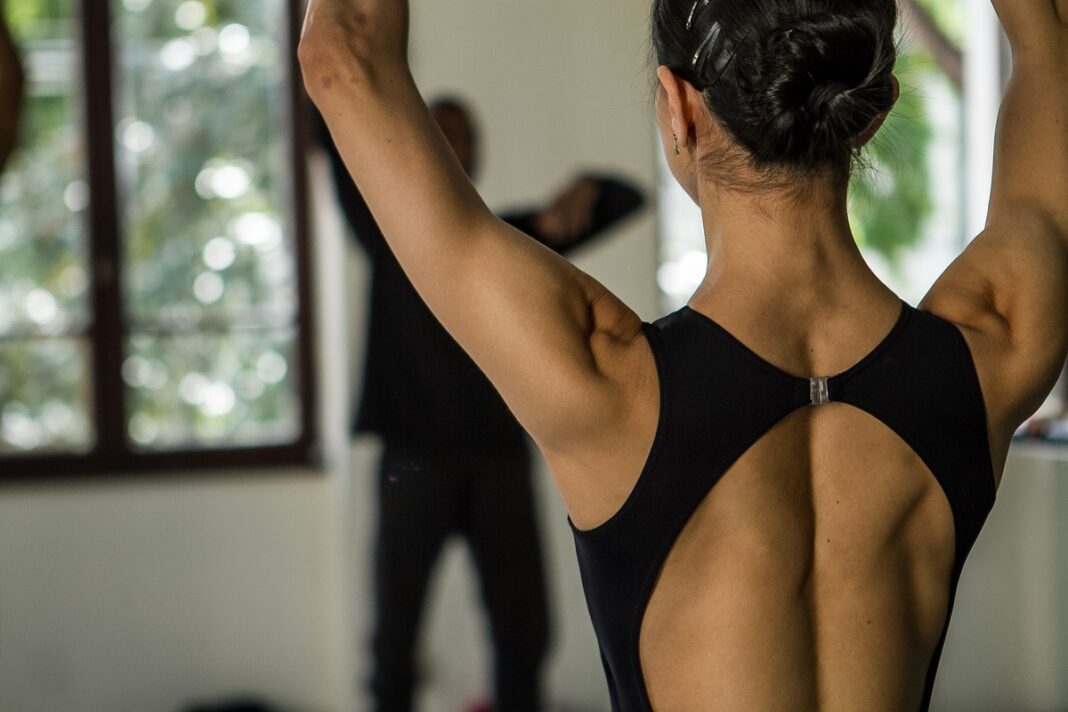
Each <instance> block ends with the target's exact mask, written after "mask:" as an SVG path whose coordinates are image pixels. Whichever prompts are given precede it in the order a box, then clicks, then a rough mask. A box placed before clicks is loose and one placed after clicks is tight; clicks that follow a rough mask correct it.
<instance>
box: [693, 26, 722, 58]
mask: <svg viewBox="0 0 1068 712" xmlns="http://www.w3.org/2000/svg"><path fill="white" fill-rule="evenodd" d="M720 31H721V28H720V26H719V23H718V22H713V23H712V29H710V30H709V31H708V34H707V35H705V40H704V42H702V43H701V44H700V45H699V46H698V47H697V51H696V52H694V53H693V61H691V62H690V67H691V68H693V69H697V62H698V61H699V60H700V59H701V53H702V52H704V51H705V50H706V49H708V48H709V47H710V46H711V45H714V44H715V43H716V40H717V39H719V35H720Z"/></svg>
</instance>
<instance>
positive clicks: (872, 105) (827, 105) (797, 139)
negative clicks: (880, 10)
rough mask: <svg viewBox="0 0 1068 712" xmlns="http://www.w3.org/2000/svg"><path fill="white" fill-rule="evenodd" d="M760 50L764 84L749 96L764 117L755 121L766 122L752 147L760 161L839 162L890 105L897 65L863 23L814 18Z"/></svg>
mask: <svg viewBox="0 0 1068 712" xmlns="http://www.w3.org/2000/svg"><path fill="white" fill-rule="evenodd" d="M760 45H762V46H758V47H757V48H756V50H755V51H756V53H757V57H754V58H753V59H754V60H756V62H755V63H756V64H757V65H758V66H757V69H758V71H757V72H756V76H757V77H762V78H763V80H762V81H761V80H760V79H758V80H757V82H755V83H756V84H757V86H754V87H752V89H753V91H752V93H750V94H749V96H750V97H751V104H752V107H751V110H752V112H753V117H754V118H757V117H762V118H763V119H764V120H763V121H759V120H758V121H756V122H755V123H756V124H757V125H759V124H761V123H763V124H764V125H763V126H761V127H760V129H761V130H759V131H758V132H756V133H754V134H752V138H753V139H754V140H753V145H752V146H751V149H753V152H754V153H755V154H756V155H757V156H758V157H760V158H763V159H766V160H771V161H786V162H801V163H825V162H828V161H833V160H835V159H836V158H841V157H842V156H843V154H845V155H848V154H849V153H850V152H851V150H852V147H853V143H854V141H855V139H856V138H857V137H858V136H859V135H860V134H861V133H862V132H863V131H864V129H866V128H867V127H868V126H869V125H870V124H871V122H872V121H873V120H874V119H875V118H876V116H878V114H879V113H880V112H882V111H885V110H886V109H888V108H889V105H890V102H891V98H892V89H891V85H890V69H891V67H887V66H886V61H885V59H886V56H887V55H886V54H885V51H881V50H883V48H881V47H880V41H879V37H878V36H877V35H876V33H875V31H874V30H873V28H871V27H870V26H869V25H868V24H866V23H864V22H863V21H862V20H861V19H858V18H855V17H851V16H848V15H842V14H831V13H822V14H818V15H809V16H807V17H803V18H801V19H799V20H798V21H797V22H796V23H794V24H792V25H791V26H790V27H783V28H778V29H776V30H775V31H773V32H771V33H770V34H768V35H767V36H766V38H765V39H764V41H763V43H760ZM880 54H883V55H884V57H883V60H884V61H880ZM889 57H891V58H892V52H891V53H890V54H889ZM891 63H892V59H891Z"/></svg>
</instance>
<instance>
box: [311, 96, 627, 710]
mask: <svg viewBox="0 0 1068 712" xmlns="http://www.w3.org/2000/svg"><path fill="white" fill-rule="evenodd" d="M430 110H431V113H432V115H433V118H434V120H435V122H436V123H437V125H438V127H439V128H440V130H441V131H442V133H443V134H444V136H445V138H446V140H447V142H448V145H449V146H450V147H451V149H452V151H453V153H454V154H455V156H456V158H457V159H458V161H459V162H460V165H462V166H463V169H464V171H465V172H466V173H467V175H468V176H469V177H470V178H471V179H472V180H474V179H475V177H476V175H477V171H478V165H479V154H480V151H479V149H480V141H479V133H478V129H477V124H476V121H475V119H474V116H473V113H472V111H471V110H470V109H469V108H468V106H467V105H466V103H465V102H463V101H462V100H460V99H458V98H455V97H443V98H440V99H438V100H437V101H435V102H433V103H432V104H431V107H430ZM319 126H320V138H321V140H322V141H321V142H322V144H323V146H324V148H325V149H326V150H327V152H328V154H329V156H330V160H331V166H332V172H333V177H334V180H335V184H336V191H337V197H338V200H339V203H340V206H341V208H342V210H343V212H344V215H345V217H346V220H347V222H348V224H349V226H350V227H351V228H352V232H353V234H354V235H355V238H356V240H357V242H358V243H359V245H360V247H361V248H362V249H363V251H364V252H365V254H366V255H367V257H368V258H369V260H370V263H371V280H372V285H371V295H370V321H369V328H368V335H367V352H366V353H367V355H366V362H365V364H366V365H365V369H364V376H363V387H362V397H361V403H360V406H359V409H358V412H357V415H356V418H355V421H354V423H353V431H354V432H355V433H375V434H377V435H378V436H380V437H381V439H382V441H383V444H384V450H383V453H382V456H381V459H380V463H379V467H378V473H377V487H378V515H379V516H378V524H377V533H376V541H375V554H374V581H375V584H374V585H375V592H374V610H373V620H374V631H373V633H372V640H371V648H372V652H373V658H374V663H373V671H372V673H371V677H370V680H369V687H370V690H371V693H372V696H373V698H374V700H375V709H376V710H377V712H408V711H409V710H411V709H412V700H413V694H414V690H415V689H416V686H417V680H416V676H415V669H414V657H415V651H416V649H417V640H418V631H419V627H420V622H421V620H422V614H423V611H424V609H425V607H426V592H427V589H428V584H429V581H430V577H431V573H432V570H433V567H434V564H435V562H436V560H437V558H438V555H439V553H440V551H441V548H442V544H443V543H444V542H445V541H446V539H447V538H448V537H449V536H450V535H452V534H453V533H456V534H460V535H462V536H464V537H465V538H466V540H467V542H468V544H469V546H470V550H471V553H472V556H473V561H474V564H475V567H476V569H477V570H478V573H479V577H480V584H481V593H482V601H483V603H484V605H485V608H486V611H487V613H488V616H489V623H490V630H491V636H492V643H493V652H494V689H495V702H496V707H495V709H496V711H497V712H535V711H536V710H542V709H544V708H543V707H542V704H543V691H542V689H541V681H540V678H541V668H542V665H543V662H544V660H545V657H546V654H547V652H548V648H549V644H550V638H551V634H550V621H549V610H548V596H547V590H546V581H545V567H544V562H543V556H542V546H541V535H540V533H539V527H538V523H537V514H536V506H535V499H534V494H533V489H532V482H531V473H532V453H531V451H530V448H529V446H528V440H527V437H526V434H525V433H524V431H523V428H522V426H521V425H520V424H519V422H518V421H517V420H516V419H515V416H513V415H512V413H511V411H510V410H509V409H508V407H507V405H505V403H504V401H503V400H502V399H501V396H500V394H499V393H498V392H497V390H496V389H495V388H494V387H493V385H492V384H491V383H490V382H489V380H488V379H487V378H486V376H485V375H484V374H483V373H482V371H481V370H480V369H479V368H478V366H477V365H476V364H475V363H474V361H472V360H471V358H470V357H469V356H468V355H467V354H466V353H465V352H464V350H463V349H462V348H461V347H460V346H459V344H457V343H456V341H455V340H454V339H453V338H452V337H451V336H450V335H449V334H448V332H447V331H446V330H445V329H444V327H442V326H441V324H440V323H439V322H438V320H437V319H436V318H435V317H434V315H433V314H432V313H431V311H430V309H429V308H428V307H427V306H426V304H425V303H424V302H423V300H422V299H421V298H420V296H419V294H418V293H417V292H416V290H415V288H414V287H413V286H412V283H411V281H410V280H409V279H408V277H407V276H406V275H405V273H404V271H403V270H402V268H401V266H400V264H399V263H398V261H397V259H396V257H395V256H394V255H393V252H392V251H391V250H390V249H389V246H388V245H387V244H386V241H385V239H384V238H383V236H382V233H381V231H380V230H379V228H378V225H377V223H376V222H375V218H374V216H373V215H372V214H371V212H370V210H369V209H368V207H367V205H366V203H364V201H363V198H362V196H361V194H360V192H359V190H358V188H357V186H356V185H355V184H354V183H353V181H352V178H351V177H350V175H349V172H348V170H346V168H345V165H344V163H343V162H342V159H341V156H340V155H339V153H338V151H337V149H336V147H335V146H334V144H333V142H332V141H331V139H330V136H329V133H328V132H327V131H326V127H325V124H322V123H321V122H320V123H319ZM643 202H644V198H643V195H642V193H641V191H640V190H639V189H638V188H637V187H636V186H635V185H633V184H632V183H630V182H628V181H626V180H623V179H621V178H618V177H615V176H611V175H604V174H598V173H593V172H583V173H582V174H580V175H579V176H578V177H577V178H575V179H574V180H573V181H572V182H571V184H570V185H568V186H567V187H566V188H565V189H564V190H563V191H561V192H560V193H559V194H558V195H557V196H556V197H555V198H554V199H553V200H551V201H550V202H549V203H548V205H545V206H540V207H535V208H531V209H524V210H517V211H511V212H507V213H504V214H502V215H501V218H502V219H503V220H504V221H505V222H507V223H509V224H511V225H513V226H514V227H516V228H518V229H520V230H522V231H523V232H525V233H527V234H528V235H530V236H531V237H533V238H534V239H536V240H537V241H538V242H540V243H541V244H543V245H545V246H547V247H549V248H550V249H552V250H553V251H555V252H556V253H558V254H561V255H568V254H570V253H571V252H573V251H575V250H576V249H578V248H580V247H583V246H586V245H589V244H590V242H591V241H593V239H594V238H596V237H598V236H600V235H603V234H605V233H606V232H607V231H608V230H609V229H610V228H612V227H614V226H615V225H617V224H618V223H619V222H620V221H621V220H623V219H624V218H626V217H628V216H629V215H631V214H633V213H635V212H636V211H637V210H638V209H639V208H640V207H641V206H642V204H643ZM456 278H461V277H459V276H458V275H457V276H456ZM516 278H517V279H518V278H520V275H519V274H518V273H517V274H516Z"/></svg>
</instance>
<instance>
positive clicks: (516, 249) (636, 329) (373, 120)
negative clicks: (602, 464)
mask: <svg viewBox="0 0 1068 712" xmlns="http://www.w3.org/2000/svg"><path fill="white" fill-rule="evenodd" d="M407 37H408V3H407V2H405V1H404V0H311V2H310V3H309V6H308V14H307V17H306V18H305V24H304V32H303V36H302V39H301V44H300V50H299V52H300V62H301V67H302V70H303V73H304V82H305V86H306V88H307V90H308V93H309V94H310V96H311V97H312V100H313V101H314V102H315V103H316V105H317V106H318V108H319V110H320V112H321V113H322V115H323V118H324V119H325V120H326V123H327V125H328V127H329V129H330V132H331V134H332V136H333V138H334V142H335V143H336V145H337V146H338V149H339V151H340V153H341V156H342V158H343V159H344V162H345V164H346V166H347V167H348V170H349V173H350V174H351V175H352V176H353V177H354V178H355V180H356V181H357V183H358V184H359V187H360V191H361V192H362V194H363V197H364V199H365V200H366V202H367V205H368V206H369V207H370V209H371V212H372V213H373V215H374V217H375V220H376V222H377V223H378V225H379V227H380V228H381V230H382V234H383V235H384V236H385V238H386V241H387V243H388V244H389V246H390V248H391V249H392V251H393V253H394V254H395V255H396V257H397V260H398V261H399V262H400V264H401V266H402V267H403V268H404V271H405V273H406V274H407V276H408V278H409V279H410V280H411V281H412V283H413V285H414V286H415V288H416V290H417V291H418V292H419V294H420V296H421V297H422V298H423V300H424V301H425V302H426V304H427V305H428V306H429V307H430V309H431V311H432V312H433V313H434V315H435V316H436V317H437V318H438V320H439V321H440V322H441V323H442V325H443V326H444V327H445V328H446V329H447V330H448V331H449V332H450V333H451V334H452V335H453V337H454V338H455V339H456V340H457V341H458V342H459V343H460V345H461V346H462V347H463V348H464V349H465V350H466V351H467V352H468V354H470V356H471V357H472V358H473V359H474V360H475V362H476V363H478V365H479V367H480V368H481V369H482V370H483V371H484V372H485V373H486V375H487V376H488V377H489V379H490V380H491V381H492V382H493V384H494V386H496V388H497V389H498V390H499V391H500V393H501V395H502V397H503V398H504V399H505V401H506V402H507V403H508V405H509V407H510V408H511V409H512V411H513V412H514V413H515V415H516V417H517V418H518V419H519V420H520V422H521V423H522V424H523V425H524V426H525V427H526V429H527V431H528V432H530V434H531V435H532V436H533V437H534V438H535V440H537V441H538V443H539V444H540V445H542V446H548V447H551V448H554V449H562V448H565V447H566V443H567V442H569V441H573V440H581V439H583V438H588V437H591V435H590V434H591V433H594V432H597V431H600V430H603V429H604V426H605V423H604V422H598V420H599V419H600V420H603V419H604V418H605V417H606V416H605V415H604V414H610V413H620V412H621V411H623V410H624V409H625V407H626V405H627V404H624V403H621V402H619V399H620V398H622V397H623V394H624V393H625V392H626V389H621V388H619V387H617V386H618V383H620V382H621V381H622V380H623V377H622V376H620V375H618V374H613V373H610V371H611V368H612V366H611V365H612V364H614V363H616V362H617V361H618V360H617V359H613V358H612V356H613V353H614V352H615V351H617V350H619V349H622V348H625V347H626V346H628V345H629V344H630V342H632V341H634V340H636V339H637V338H638V336H639V335H640V333H641V321H640V319H639V318H638V317H637V315H635V314H634V313H633V312H632V311H631V310H629V309H627V308H626V307H625V306H624V305H623V304H622V303H621V302H620V301H619V300H618V299H616V298H615V297H614V296H613V295H612V294H611V293H609V292H608V291H607V290H606V289H605V288H604V287H603V286H602V285H600V284H598V283H597V282H596V281H595V280H594V279H593V278H592V277H590V276H588V275H586V274H584V273H583V272H582V271H580V270H579V269H578V268H576V267H575V266H574V265H572V264H571V263H569V262H568V261H567V260H565V259H563V258H562V257H560V256H559V255H557V254H556V253H554V252H553V251H552V250H550V249H548V248H546V247H545V246H543V245H541V244H539V243H538V242H536V241H534V240H532V239H530V238H529V237H528V236H526V235H524V234H523V233H521V232H519V231H517V230H515V229H514V228H512V227H510V226H508V225H506V224H505V223H504V222H502V221H501V220H499V219H498V218H497V217H496V216H494V215H493V214H492V213H491V212H490V211H489V210H488V209H487V208H486V206H485V204H484V203H483V202H482V200H481V199H480V198H479V196H478V194H477V193H476V192H475V190H474V188H473V186H472V185H471V183H470V182H469V180H468V178H467V176H466V174H465V173H464V172H463V170H462V168H461V167H460V165H459V163H458V162H457V161H456V158H455V156H454V155H453V153H452V151H451V149H450V148H449V146H448V144H447V143H446V141H445V138H444V136H443V135H442V134H441V132H440V130H439V129H438V127H437V125H436V124H435V123H434V120H433V118H432V116H431V114H430V112H429V111H428V109H427V107H426V105H425V103H424V102H423V99H422V97H421V96H420V94H419V91H418V89H417V88H416V86H415V83H414V81H413V79H412V76H411V72H410V69H409V67H408V64H407Z"/></svg>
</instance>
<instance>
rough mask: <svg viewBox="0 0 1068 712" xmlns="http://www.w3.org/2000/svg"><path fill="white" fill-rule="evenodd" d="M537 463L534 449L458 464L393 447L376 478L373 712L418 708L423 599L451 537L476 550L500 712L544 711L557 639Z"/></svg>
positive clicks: (488, 455) (471, 458) (451, 459)
mask: <svg viewBox="0 0 1068 712" xmlns="http://www.w3.org/2000/svg"><path fill="white" fill-rule="evenodd" d="M531 464H532V463H531V457H530V452H529V450H527V451H523V452H519V453H507V454H503V455H496V454H492V453H488V452H487V453H482V454H480V455H478V456H465V457H462V458H458V459H457V458H455V456H443V455H439V456H431V455H425V454H422V455H421V454H416V453H414V452H411V451H406V450H404V449H400V448H397V447H395V446H391V445H390V444H389V443H387V444H386V447H385V450H384V451H383V453H382V458H381V460H380V462H379V467H378V472H377V477H378V483H377V485H378V513H379V520H378V530H377V534H376V539H375V551H374V611H373V621H374V622H373V631H372V633H371V650H372V654H373V658H374V662H373V669H372V672H371V676H370V680H369V687H370V690H371V693H372V696H373V698H374V701H375V706H374V710H375V711H376V712H411V711H412V699H413V693H414V691H415V688H416V685H417V684H418V683H419V680H417V679H416V676H415V671H414V658H415V651H416V647H417V643H418V640H419V630H420V627H421V622H422V619H423V611H424V609H425V608H426V605H425V604H426V592H427V588H428V584H429V581H430V578H431V573H432V570H433V569H434V564H435V562H436V560H437V558H438V555H439V553H440V552H441V548H442V544H443V543H444V542H445V541H446V539H448V537H449V536H450V535H451V534H453V533H457V534H460V535H462V536H464V537H465V539H466V541H467V543H468V545H469V547H470V551H471V554H472V558H473V561H474V564H475V566H476V568H477V571H478V576H479V583H480V591H481V595H482V602H483V604H484V605H485V608H486V611H487V613H488V615H489V622H490V631H491V634H492V644H493V684H494V692H495V712H541V705H542V690H541V680H540V678H541V667H542V663H543V661H544V659H545V656H546V653H547V651H548V646H549V636H550V632H549V613H548V602H547V595H546V585H545V571H544V565H543V561H542V547H541V539H540V535H539V531H538V523H537V518H536V512H535V504H534V497H533V490H532V486H531V470H532V467H531ZM457 653H458V654H463V651H457Z"/></svg>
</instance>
